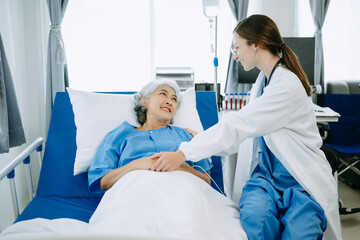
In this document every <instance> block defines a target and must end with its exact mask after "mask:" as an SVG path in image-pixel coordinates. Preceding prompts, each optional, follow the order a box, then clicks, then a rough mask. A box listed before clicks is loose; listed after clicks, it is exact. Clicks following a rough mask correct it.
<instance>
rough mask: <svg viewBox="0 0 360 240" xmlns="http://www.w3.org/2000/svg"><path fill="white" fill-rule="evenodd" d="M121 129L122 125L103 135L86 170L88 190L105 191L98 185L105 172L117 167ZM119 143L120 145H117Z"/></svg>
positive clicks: (121, 138)
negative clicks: (87, 170)
mask: <svg viewBox="0 0 360 240" xmlns="http://www.w3.org/2000/svg"><path fill="white" fill-rule="evenodd" d="M122 131H123V129H122V127H119V128H118V129H115V130H114V131H112V132H110V133H109V134H108V135H106V136H105V138H104V140H103V141H102V142H101V144H100V145H99V148H98V150H97V151H96V153H95V155H94V158H93V161H92V163H91V165H90V169H89V172H88V181H89V191H90V192H96V193H103V192H105V191H104V190H102V189H101V187H100V179H101V178H102V177H103V176H104V175H105V174H107V173H108V172H110V171H111V170H113V169H116V168H117V167H118V163H119V158H120V155H121V152H120V150H119V149H122V147H121V145H122V144H121V142H123V141H122V140H123V137H121V135H122V134H119V132H122ZM119 136H120V137H119ZM119 143H120V145H118V144H119ZM119 146H120V147H119Z"/></svg>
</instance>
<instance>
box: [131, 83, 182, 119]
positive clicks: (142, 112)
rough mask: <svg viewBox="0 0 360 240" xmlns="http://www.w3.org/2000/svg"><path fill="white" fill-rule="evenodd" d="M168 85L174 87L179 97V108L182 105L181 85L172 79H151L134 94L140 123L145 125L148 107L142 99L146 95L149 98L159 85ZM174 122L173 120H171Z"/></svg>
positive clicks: (136, 112) (135, 107)
mask: <svg viewBox="0 0 360 240" xmlns="http://www.w3.org/2000/svg"><path fill="white" fill-rule="evenodd" d="M164 85H167V86H169V87H171V88H172V89H174V91H175V95H176V97H177V109H179V108H180V106H181V100H182V99H181V98H182V96H181V94H180V88H179V85H178V84H177V83H176V82H175V81H174V80H171V79H163V80H156V81H151V82H149V83H147V84H146V85H145V86H144V87H143V88H142V89H141V90H140V91H139V92H138V93H137V94H135V95H134V99H133V101H134V111H135V114H136V118H137V121H138V122H139V123H140V125H143V124H144V123H145V121H146V108H145V106H144V105H143V104H142V103H141V101H140V99H141V98H143V97H145V98H146V99H148V98H149V96H150V95H151V94H152V93H153V92H154V91H155V90H156V89H158V88H159V87H161V86H164ZM170 123H171V124H172V123H173V120H171V122H170Z"/></svg>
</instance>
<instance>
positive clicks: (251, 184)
mask: <svg viewBox="0 0 360 240" xmlns="http://www.w3.org/2000/svg"><path fill="white" fill-rule="evenodd" d="M264 82H265V81H264ZM264 82H263V88H264ZM257 141H258V144H259V152H258V160H259V162H258V165H257V166H256V168H255V169H254V171H253V173H252V175H251V178H250V180H249V181H248V182H247V183H246V184H245V186H244V188H243V192H242V195H241V199H240V205H239V206H240V219H241V224H242V226H243V228H244V230H245V232H246V234H247V235H248V239H249V240H252V239H256V240H258V239H266V240H271V239H274V240H275V239H322V235H323V232H324V231H325V229H326V225H327V221H326V217H325V213H324V210H323V209H322V208H321V206H320V205H319V204H318V203H317V202H316V201H315V200H314V199H313V198H312V197H311V196H310V195H309V194H308V193H307V192H306V191H305V190H304V189H303V188H302V187H301V185H300V184H299V183H298V182H297V181H296V180H295V179H294V177H293V176H292V175H291V174H290V173H289V172H288V171H287V170H286V168H285V167H284V166H283V165H282V164H281V162H280V160H279V159H278V158H277V157H276V156H275V155H274V154H273V153H272V152H271V151H270V149H269V148H268V147H267V145H266V143H265V140H264V137H262V136H261V137H257Z"/></svg>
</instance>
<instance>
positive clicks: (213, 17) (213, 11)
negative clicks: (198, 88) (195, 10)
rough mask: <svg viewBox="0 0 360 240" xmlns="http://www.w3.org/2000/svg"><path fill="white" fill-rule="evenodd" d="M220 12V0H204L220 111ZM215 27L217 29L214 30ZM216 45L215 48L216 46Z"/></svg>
mask: <svg viewBox="0 0 360 240" xmlns="http://www.w3.org/2000/svg"><path fill="white" fill-rule="evenodd" d="M218 11H219V0H203V12H204V15H205V16H206V17H208V18H209V24H210V38H211V39H210V48H211V53H214V60H213V63H214V92H215V99H216V106H217V109H218V111H219V110H220V106H219V104H218V88H217V79H218V66H219V60H218V57H217V15H218ZM214 27H215V29H214ZM214 45H215V46H214Z"/></svg>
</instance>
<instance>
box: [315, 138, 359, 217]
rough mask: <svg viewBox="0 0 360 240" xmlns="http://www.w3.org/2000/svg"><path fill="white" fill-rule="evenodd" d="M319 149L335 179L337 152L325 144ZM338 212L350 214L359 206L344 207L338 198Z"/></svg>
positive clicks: (337, 164) (356, 211)
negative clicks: (323, 154)
mask: <svg viewBox="0 0 360 240" xmlns="http://www.w3.org/2000/svg"><path fill="white" fill-rule="evenodd" d="M321 150H322V151H323V152H324V153H325V156H326V159H327V160H328V162H329V163H330V166H331V169H332V173H333V174H334V175H335V178H336V179H337V175H338V174H337V170H338V167H339V157H338V153H337V152H336V151H335V150H334V149H333V148H331V147H328V146H326V145H322V146H321ZM339 212H340V214H341V215H346V214H352V213H358V212H360V208H346V207H343V202H342V200H341V199H340V198H339Z"/></svg>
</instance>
